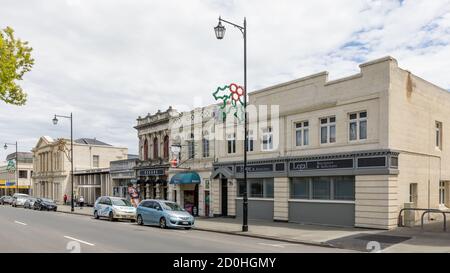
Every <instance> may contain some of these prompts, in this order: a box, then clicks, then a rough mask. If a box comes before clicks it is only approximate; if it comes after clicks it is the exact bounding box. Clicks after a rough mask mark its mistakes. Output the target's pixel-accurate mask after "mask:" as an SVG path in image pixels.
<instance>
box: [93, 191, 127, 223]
mask: <svg viewBox="0 0 450 273" xmlns="http://www.w3.org/2000/svg"><path fill="white" fill-rule="evenodd" d="M100 217H107V218H108V219H109V220H110V221H115V220H117V219H125V220H130V221H132V222H134V221H136V208H135V207H134V206H133V205H132V204H131V202H130V201H128V200H127V199H124V198H119V197H112V196H101V197H99V198H97V201H95V205H94V218H95V219H99V218H100Z"/></svg>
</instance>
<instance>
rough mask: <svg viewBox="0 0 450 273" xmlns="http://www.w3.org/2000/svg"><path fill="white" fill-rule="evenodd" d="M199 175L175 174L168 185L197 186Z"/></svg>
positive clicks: (192, 173) (193, 173) (188, 173)
mask: <svg viewBox="0 0 450 273" xmlns="http://www.w3.org/2000/svg"><path fill="white" fill-rule="evenodd" d="M200 181H201V179H200V175H198V173H196V172H183V173H177V174H176V175H174V176H172V178H171V179H170V184H199V183H200Z"/></svg>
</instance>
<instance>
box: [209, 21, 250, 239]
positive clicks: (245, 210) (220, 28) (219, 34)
mask: <svg viewBox="0 0 450 273" xmlns="http://www.w3.org/2000/svg"><path fill="white" fill-rule="evenodd" d="M222 22H224V23H227V24H229V25H232V26H234V27H236V28H238V29H239V30H240V31H241V33H242V36H243V38H244V131H245V132H244V139H245V141H244V184H245V190H244V196H243V199H244V200H243V206H242V209H243V223H242V231H244V232H245V231H248V196H247V195H248V194H247V145H248V142H247V138H248V130H247V20H246V18H245V17H244V26H240V25H237V24H234V23H232V22H229V21H227V20H224V19H222V18H221V17H219V23H218V24H217V26H216V27H215V28H214V32H215V34H216V38H217V39H219V40H222V39H223V37H224V36H225V30H226V29H225V27H224V26H223V25H222Z"/></svg>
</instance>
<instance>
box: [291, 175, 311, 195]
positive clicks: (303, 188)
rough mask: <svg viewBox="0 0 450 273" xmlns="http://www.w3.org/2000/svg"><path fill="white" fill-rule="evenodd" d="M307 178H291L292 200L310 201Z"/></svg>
mask: <svg viewBox="0 0 450 273" xmlns="http://www.w3.org/2000/svg"><path fill="white" fill-rule="evenodd" d="M309 180H310V179H309V178H307V177H301V178H293V179H292V182H291V198H292V199H310V196H309V188H310V187H309V184H310V183H309Z"/></svg>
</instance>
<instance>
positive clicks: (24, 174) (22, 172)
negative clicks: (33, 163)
mask: <svg viewBox="0 0 450 273" xmlns="http://www.w3.org/2000/svg"><path fill="white" fill-rule="evenodd" d="M19 178H28V172H27V171H20V170H19Z"/></svg>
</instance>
